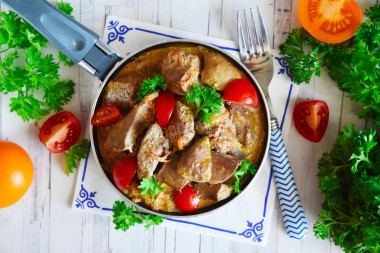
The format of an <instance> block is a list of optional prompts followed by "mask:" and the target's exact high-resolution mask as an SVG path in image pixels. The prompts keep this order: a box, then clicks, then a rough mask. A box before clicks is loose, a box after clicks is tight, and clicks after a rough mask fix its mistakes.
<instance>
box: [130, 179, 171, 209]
mask: <svg viewBox="0 0 380 253" xmlns="http://www.w3.org/2000/svg"><path fill="white" fill-rule="evenodd" d="M139 183H140V181H139V180H138V179H137V177H133V178H132V180H131V182H130V183H129V184H128V185H127V188H125V189H124V190H123V192H124V193H125V194H126V195H128V196H129V197H130V198H131V199H132V201H133V202H135V203H139V202H143V203H144V204H146V205H147V206H150V207H151V208H152V209H153V210H155V211H159V210H161V211H163V212H178V209H177V207H176V205H175V203H174V193H175V191H174V189H173V188H171V187H170V186H168V185H166V184H160V186H162V187H164V188H165V190H164V191H163V192H160V193H158V194H157V195H156V196H155V197H154V200H153V201H152V197H151V196H150V195H149V194H148V195H141V191H140V189H138V188H137V187H138V186H139Z"/></svg>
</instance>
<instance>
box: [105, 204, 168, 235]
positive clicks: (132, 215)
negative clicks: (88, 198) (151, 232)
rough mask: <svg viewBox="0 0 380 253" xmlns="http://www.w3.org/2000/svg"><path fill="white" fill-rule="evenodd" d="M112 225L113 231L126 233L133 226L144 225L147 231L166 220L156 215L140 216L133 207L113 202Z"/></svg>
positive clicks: (137, 210)
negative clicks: (113, 225)
mask: <svg viewBox="0 0 380 253" xmlns="http://www.w3.org/2000/svg"><path fill="white" fill-rule="evenodd" d="M112 212H113V223H114V224H115V229H116V230H119V229H121V230H122V231H124V232H125V231H127V230H128V229H129V228H130V227H131V226H134V225H135V224H142V223H145V228H146V229H149V228H150V227H152V226H153V225H160V224H161V223H162V222H163V221H164V220H165V219H166V218H165V217H162V216H158V215H153V214H148V215H144V214H142V213H141V212H140V211H139V209H137V208H136V207H135V206H127V205H126V204H125V202H124V201H119V200H117V201H115V203H114V205H113V207H112Z"/></svg>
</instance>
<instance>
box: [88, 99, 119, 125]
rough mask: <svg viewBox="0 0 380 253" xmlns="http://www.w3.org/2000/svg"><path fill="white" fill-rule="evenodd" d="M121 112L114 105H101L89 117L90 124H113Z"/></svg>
mask: <svg viewBox="0 0 380 253" xmlns="http://www.w3.org/2000/svg"><path fill="white" fill-rule="evenodd" d="M121 116H122V115H121V112H120V110H119V108H117V107H116V106H115V105H112V104H109V105H102V106H101V107H99V108H98V109H97V110H96V111H95V113H94V115H92V118H91V125H95V126H108V125H112V124H114V123H115V122H116V121H118V120H119V119H120V118H121Z"/></svg>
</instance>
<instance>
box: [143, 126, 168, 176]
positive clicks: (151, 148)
mask: <svg viewBox="0 0 380 253" xmlns="http://www.w3.org/2000/svg"><path fill="white" fill-rule="evenodd" d="M168 154H169V140H168V139H166V138H165V137H164V134H163V133H162V129H161V127H160V126H159V125H158V124H157V123H154V124H151V125H150V126H149V128H148V131H147V132H146V134H145V136H144V138H143V140H142V142H141V145H140V149H139V152H138V154H137V177H138V178H139V179H142V178H146V177H151V176H152V175H153V172H154V170H155V169H156V167H157V164H158V162H160V161H164V160H165V161H166V157H167V155H168Z"/></svg>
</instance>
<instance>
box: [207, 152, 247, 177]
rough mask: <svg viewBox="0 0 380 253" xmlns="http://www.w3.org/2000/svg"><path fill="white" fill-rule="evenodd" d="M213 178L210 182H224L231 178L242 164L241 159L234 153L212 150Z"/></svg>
mask: <svg viewBox="0 0 380 253" xmlns="http://www.w3.org/2000/svg"><path fill="white" fill-rule="evenodd" d="M211 160H212V167H211V179H210V181H209V183H210V184H219V183H223V182H224V181H226V180H227V179H229V178H230V177H231V176H232V174H233V173H234V172H235V171H236V169H237V168H238V167H239V166H240V164H241V159H240V158H238V157H235V156H232V155H225V154H220V153H217V152H214V151H211Z"/></svg>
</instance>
